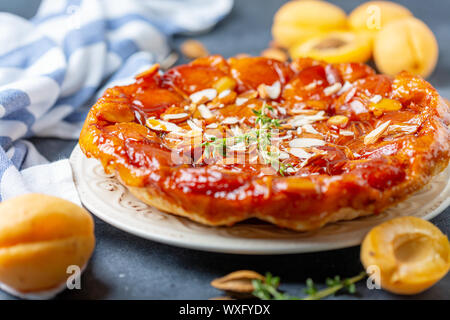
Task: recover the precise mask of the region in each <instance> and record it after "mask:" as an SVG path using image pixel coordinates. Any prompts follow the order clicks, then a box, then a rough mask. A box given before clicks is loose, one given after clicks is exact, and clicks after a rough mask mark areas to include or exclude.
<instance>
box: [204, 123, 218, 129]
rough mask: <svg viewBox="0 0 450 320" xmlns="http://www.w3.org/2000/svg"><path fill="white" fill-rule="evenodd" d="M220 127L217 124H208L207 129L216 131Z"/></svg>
mask: <svg viewBox="0 0 450 320" xmlns="http://www.w3.org/2000/svg"><path fill="white" fill-rule="evenodd" d="M218 126H219V125H218V124H217V123H215V122H214V123H210V124H208V125H207V126H206V127H207V128H208V129H216V128H217V127H218Z"/></svg>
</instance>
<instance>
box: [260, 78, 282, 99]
mask: <svg viewBox="0 0 450 320" xmlns="http://www.w3.org/2000/svg"><path fill="white" fill-rule="evenodd" d="M258 93H259V96H260V97H261V98H262V99H267V98H270V99H272V100H275V99H277V98H278V97H279V96H280V93H281V84H280V81H275V82H274V83H273V84H272V85H270V86H268V85H267V84H264V83H263V84H260V85H259V86H258Z"/></svg>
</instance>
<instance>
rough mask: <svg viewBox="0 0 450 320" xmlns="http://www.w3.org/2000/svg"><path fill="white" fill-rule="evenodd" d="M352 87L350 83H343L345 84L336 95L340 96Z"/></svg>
mask: <svg viewBox="0 0 450 320" xmlns="http://www.w3.org/2000/svg"><path fill="white" fill-rule="evenodd" d="M352 86H353V85H352V84H351V83H350V82H348V81H345V82H344V85H343V86H342V88H341V89H340V90H339V91H338V93H337V94H338V95H339V96H340V95H341V94H343V93H344V92H346V91H347V90H349V89H350V88H351V87H352Z"/></svg>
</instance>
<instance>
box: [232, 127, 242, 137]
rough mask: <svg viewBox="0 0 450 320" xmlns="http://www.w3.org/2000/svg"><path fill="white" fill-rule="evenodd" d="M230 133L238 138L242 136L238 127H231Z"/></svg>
mask: <svg viewBox="0 0 450 320" xmlns="http://www.w3.org/2000/svg"><path fill="white" fill-rule="evenodd" d="M231 132H233V135H234V136H239V135H241V134H242V130H241V128H239V127H238V126H233V127H231Z"/></svg>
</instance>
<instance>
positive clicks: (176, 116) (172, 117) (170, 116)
mask: <svg viewBox="0 0 450 320" xmlns="http://www.w3.org/2000/svg"><path fill="white" fill-rule="evenodd" d="M187 117H189V114H188V113H184V112H183V113H170V114H164V115H163V116H162V118H163V120H166V121H167V120H178V119H184V118H187Z"/></svg>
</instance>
